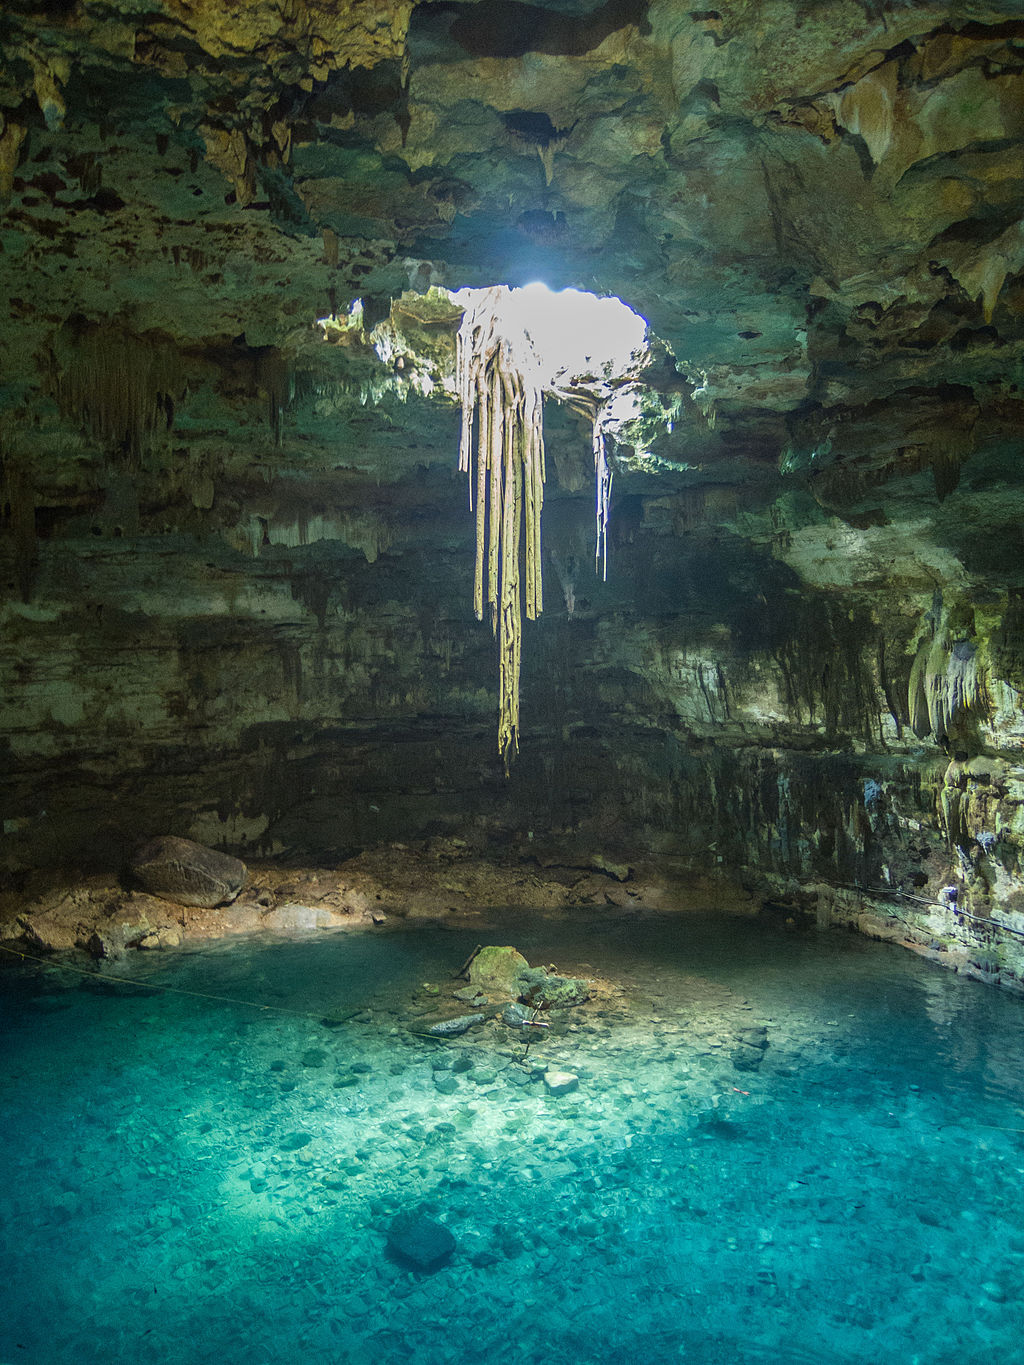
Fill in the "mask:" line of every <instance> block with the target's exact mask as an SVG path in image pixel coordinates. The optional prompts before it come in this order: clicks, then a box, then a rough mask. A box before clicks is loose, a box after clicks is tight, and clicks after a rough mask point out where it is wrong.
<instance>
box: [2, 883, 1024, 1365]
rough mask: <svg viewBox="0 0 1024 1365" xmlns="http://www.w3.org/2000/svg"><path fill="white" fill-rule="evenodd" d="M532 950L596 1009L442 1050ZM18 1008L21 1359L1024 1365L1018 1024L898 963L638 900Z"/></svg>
mask: <svg viewBox="0 0 1024 1365" xmlns="http://www.w3.org/2000/svg"><path fill="white" fill-rule="evenodd" d="M513 943H514V944H516V945H517V946H518V947H519V949H520V950H521V951H522V952H523V953H524V955H525V956H526V957H527V958H528V959H529V960H530V962H531V963H534V964H539V963H543V964H545V965H548V964H552V965H557V966H558V968H559V969H560V970H562V971H565V972H569V973H578V974H579V975H581V976H587V977H588V978H590V979H591V980H592V981H594V982H595V983H597V985H598V989H597V991H596V994H595V995H594V997H592V999H591V1000H590V1001H589V1002H587V1003H584V1004H582V1005H578V1006H575V1007H571V1008H565V1009H562V1010H558V1009H555V1010H551V1011H548V1012H547V1016H546V1017H547V1019H548V1022H549V1027H548V1028H547V1029H544V1030H540V1029H536V1030H534V1031H533V1032H532V1033H531V1035H530V1036H529V1037H528V1038H524V1036H523V1033H522V1031H521V1030H520V1031H516V1030H515V1029H511V1028H509V1027H507V1026H505V1025H504V1024H502V1023H501V1022H500V1021H499V1020H497V1019H495V1020H488V1021H486V1022H485V1023H484V1024H483V1025H478V1026H477V1027H475V1028H473V1029H471V1030H470V1031H469V1032H467V1033H466V1034H465V1035H463V1036H461V1037H458V1038H452V1039H434V1038H427V1037H424V1036H423V1034H422V1029H423V1025H422V1024H420V1023H418V1022H417V1021H418V1020H419V1019H422V1018H424V1017H429V1016H430V1014H431V1013H432V1011H435V1010H436V1005H437V998H438V995H440V996H441V997H444V996H445V995H446V994H448V993H449V992H450V991H452V990H453V989H455V988H457V987H458V986H459V985H460V982H459V981H456V980H454V979H453V976H454V973H456V972H457V971H458V970H459V967H460V965H461V964H462V963H463V962H464V961H465V960H466V958H467V957H468V956H469V954H470V953H471V952H472V951H473V950H474V948H475V947H477V946H478V945H480V944H484V945H489V944H496V945H506V944H513ZM119 974H121V975H128V974H130V975H131V977H132V979H133V981H134V982H136V983H137V984H134V985H119V984H118V982H117V976H118V975H119ZM0 984H2V991H3V1010H4V1036H5V1047H4V1058H3V1075H4V1078H3V1087H4V1100H5V1127H6V1131H7V1134H8V1144H7V1156H6V1165H7V1175H6V1179H5V1182H4V1188H3V1193H2V1195H0V1211H2V1220H3V1226H4V1228H5V1248H4V1253H3V1261H2V1273H3V1280H4V1285H5V1302H6V1309H5V1313H4V1318H3V1326H2V1328H0V1357H2V1359H3V1360H4V1361H5V1362H7V1361H17V1360H31V1361H34V1362H40V1365H43V1363H44V1362H51V1361H52V1362H58V1361H67V1360H76V1361H81V1362H94V1361H95V1362H109V1361H112V1360H133V1361H153V1362H161V1361H175V1362H176V1361H182V1362H185V1361H197V1362H198V1361H221V1362H235V1361H238V1362H242V1361H257V1362H259V1361H268V1362H271V1361H273V1362H290V1361H310V1362H312V1361H324V1362H326V1361H331V1362H338V1365H343V1363H345V1362H353V1365H354V1363H355V1362H359V1363H360V1365H361V1363H362V1362H371V1361H374V1362H379V1361H391V1360H405V1359H414V1360H417V1361H422V1362H424V1365H445V1363H446V1362H458V1361H466V1360H481V1359H485V1358H491V1357H494V1358H502V1359H506V1360H509V1361H514V1362H523V1365H527V1363H528V1365H543V1362H547V1361H560V1362H568V1361H573V1362H577V1361H578V1362H595V1365H596V1362H605V1361H622V1362H630V1363H631V1365H633V1363H635V1365H640V1363H641V1362H649V1363H650V1365H661V1363H662V1362H670V1361H677V1360H693V1361H700V1362H709V1363H710V1362H716V1363H717V1362H721V1365H731V1362H779V1365H787V1363H790V1362H791V1363H793V1365H803V1363H804V1362H835V1363H836V1365H848V1363H849V1362H864V1363H865V1365H867V1363H868V1362H872V1365H888V1363H889V1362H892V1365H897V1363H898V1365H915V1363H917V1362H920V1363H921V1365H923V1363H924V1362H928V1363H929V1365H938V1363H939V1362H949V1365H954V1362H956V1363H957V1365H960V1363H961V1362H974V1361H977V1362H980V1361H982V1360H991V1359H993V1358H996V1359H998V1358H1002V1359H1006V1360H1012V1359H1016V1358H1017V1352H1018V1350H1019V1342H1020V1333H1021V1329H1022V1326H1024V1320H1022V1309H1021V1307H1020V1303H1019V1297H1018V1294H1017V1287H1018V1284H1019V1280H1020V1273H1021V1265H1022V1262H1024V1234H1022V1232H1021V1228H1020V1225H1019V1220H1018V1219H1017V1217H1016V1214H1015V1208H1016V1204H1017V1198H1018V1192H1019V1188H1020V1176H1021V1169H1022V1165H1024V1144H1022V1130H1024V1093H1022V1089H1024V1087H1022V1081H1021V1076H1020V1068H1019V1055H1020V1038H1021V1025H1022V1015H1021V1002H1020V1000H1019V999H1018V998H1016V997H1011V996H1009V995H1007V994H1005V993H1002V992H997V991H994V990H992V989H990V988H988V987H986V986H984V985H981V984H979V983H974V982H965V981H963V980H961V979H958V978H957V977H955V976H954V975H953V974H952V973H949V972H946V971H943V970H941V969H940V968H939V967H937V966H935V965H934V964H932V963H929V962H926V961H922V960H920V959H918V958H916V957H914V956H912V955H910V954H908V953H906V952H904V951H902V950H900V949H898V948H894V947H892V946H889V945H884V944H878V943H871V942H868V941H867V940H865V939H863V938H862V937H859V936H854V935H851V934H848V933H846V932H843V931H832V932H828V933H820V932H816V931H815V930H813V929H810V930H793V929H790V930H789V931H786V930H783V929H781V928H779V927H775V926H766V925H764V924H763V923H761V922H759V921H756V920H752V919H749V918H745V917H742V916H738V915H734V914H724V913H719V912H711V911H695V912H688V913H684V914H672V913H659V914H648V913H645V912H644V911H642V910H632V911H626V912H624V911H621V910H618V909H615V908H610V907H609V908H606V909H604V910H602V911H599V912H598V911H591V912H589V913H586V914H581V915H579V916H577V917H575V918H574V919H573V920H572V921H569V920H567V919H566V917H565V916H563V915H552V914H544V913H540V912H537V913H532V914H528V915H524V914H523V913H522V912H521V911H518V912H514V913H513V912H506V913H491V914H480V915H477V916H474V917H473V918H472V919H471V920H470V921H468V922H467V921H464V922H462V923H460V924H459V925H457V926H449V927H445V928H439V927H436V926H435V927H431V926H419V927H417V928H397V929H394V930H391V929H380V930H376V931H368V932H367V931H353V932H348V933H339V934H335V935H331V936H328V937H321V938H319V939H317V940H315V941H311V940H308V939H307V940H299V941H296V940H291V941H289V940H282V939H270V938H267V937H264V938H261V939H253V940H248V941H245V942H244V943H240V944H235V945H233V946H232V947H230V948H224V947H221V946H211V947H206V948H202V949H200V950H198V951H195V952H183V951H180V952H175V953H170V954H168V955H165V956H161V957H159V958H157V957H155V956H150V957H148V958H145V959H141V958H139V957H136V958H135V959H134V960H133V961H132V963H131V970H130V973H129V972H128V970H127V968H126V967H125V966H124V964H123V963H122V964H117V965H115V966H113V967H111V968H109V969H105V970H103V971H90V970H88V969H86V970H85V971H84V973H83V972H81V971H77V970H76V971H68V970H67V969H66V968H60V967H51V968H38V967H28V968H19V969H12V970H8V971H6V972H5V973H4V975H3V978H2V983H0ZM159 988H170V989H159ZM231 1001H237V1002H240V1003H231ZM241 1002H247V1003H241ZM552 1070H559V1071H566V1072H571V1073H573V1074H574V1075H575V1076H576V1077H577V1078H578V1085H577V1087H576V1088H575V1089H573V1090H571V1091H569V1092H567V1093H564V1094H557V1095H556V1094H552V1093H551V1092H550V1091H549V1090H547V1088H546V1087H545V1084H544V1082H543V1080H542V1078H541V1073H542V1072H544V1071H548V1072H551V1071H552ZM410 1214H416V1215H420V1216H422V1217H424V1218H425V1219H426V1220H427V1221H428V1224H429V1225H430V1226H431V1227H434V1228H436V1227H443V1228H444V1229H447V1231H448V1233H449V1234H450V1235H451V1237H452V1238H453V1239H454V1250H450V1252H449V1254H448V1255H447V1257H446V1259H444V1263H443V1264H441V1265H440V1266H439V1267H437V1268H430V1269H424V1268H422V1267H420V1268H417V1267H416V1266H415V1265H411V1264H409V1263H407V1262H404V1261H403V1260H402V1259H401V1258H400V1257H396V1256H395V1255H394V1254H393V1252H392V1251H389V1245H388V1240H389V1231H390V1230H391V1229H392V1228H393V1227H394V1225H395V1223H396V1220H397V1221H399V1222H400V1221H401V1219H402V1218H403V1217H407V1216H409V1215H410Z"/></svg>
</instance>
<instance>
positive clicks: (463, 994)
mask: <svg viewBox="0 0 1024 1365" xmlns="http://www.w3.org/2000/svg"><path fill="white" fill-rule="evenodd" d="M454 995H455V999H456V1000H461V1001H462V1003H463V1004H464V1005H472V1006H473V1007H474V1008H475V1009H480V1008H481V1007H482V1006H483V1005H486V1004H487V996H486V995H484V994H483V993H482V992H481V991H479V990H478V989H477V987H476V986H463V987H462V989H461V990H458V991H455V992H454Z"/></svg>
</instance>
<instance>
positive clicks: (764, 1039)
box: [736, 1024, 768, 1052]
mask: <svg viewBox="0 0 1024 1365" xmlns="http://www.w3.org/2000/svg"><path fill="white" fill-rule="evenodd" d="M736 1037H737V1038H738V1040H739V1041H740V1042H741V1043H746V1045H747V1047H756V1048H760V1049H761V1051H762V1052H763V1051H764V1049H765V1048H766V1047H767V1046H768V1029H767V1026H766V1025H764V1024H757V1025H755V1026H754V1027H752V1028H742V1029H740V1031H739V1033H738V1034H737V1035H736Z"/></svg>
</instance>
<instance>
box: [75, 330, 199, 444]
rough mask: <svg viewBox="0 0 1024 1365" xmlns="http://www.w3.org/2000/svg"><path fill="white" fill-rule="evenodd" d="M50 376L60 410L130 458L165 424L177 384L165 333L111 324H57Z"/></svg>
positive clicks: (175, 359)
mask: <svg viewBox="0 0 1024 1365" xmlns="http://www.w3.org/2000/svg"><path fill="white" fill-rule="evenodd" d="M53 381H54V382H53V388H54V393H55V396H56V398H57V402H58V403H59V405H60V408H61V411H62V412H63V413H64V415H65V416H66V417H68V418H70V419H71V420H72V421H74V422H76V423H77V424H78V425H79V426H81V427H82V428H84V430H85V431H87V432H88V433H89V434H90V435H91V436H92V437H94V438H95V439H96V440H97V441H99V442H100V443H101V444H102V445H103V446H104V447H105V448H106V449H108V450H110V451H111V452H114V453H119V454H122V455H124V456H125V457H126V458H127V459H128V460H129V461H132V462H134V461H135V460H137V459H138V458H139V456H140V455H141V454H143V453H144V452H145V451H146V450H147V449H148V448H149V446H150V444H151V443H152V440H153V437H154V436H155V434H156V432H157V431H158V430H160V429H161V428H163V429H165V430H166V429H169V428H170V426H171V425H172V423H173V421H174V404H175V401H176V399H177V398H178V397H179V396H180V394H181V390H182V388H183V376H182V366H181V360H180V357H179V354H178V351H177V348H176V347H175V346H174V345H173V343H172V342H171V341H170V340H169V339H168V338H165V337H159V336H136V335H134V334H133V333H130V332H126V331H123V330H122V329H121V328H119V327H117V326H115V325H112V324H100V325H93V326H85V327H82V328H80V329H72V328H71V327H65V328H64V329H62V332H61V335H60V336H59V337H58V339H57V344H56V346H55V353H54V357H53Z"/></svg>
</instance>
